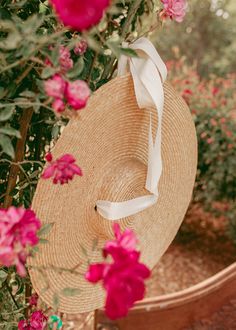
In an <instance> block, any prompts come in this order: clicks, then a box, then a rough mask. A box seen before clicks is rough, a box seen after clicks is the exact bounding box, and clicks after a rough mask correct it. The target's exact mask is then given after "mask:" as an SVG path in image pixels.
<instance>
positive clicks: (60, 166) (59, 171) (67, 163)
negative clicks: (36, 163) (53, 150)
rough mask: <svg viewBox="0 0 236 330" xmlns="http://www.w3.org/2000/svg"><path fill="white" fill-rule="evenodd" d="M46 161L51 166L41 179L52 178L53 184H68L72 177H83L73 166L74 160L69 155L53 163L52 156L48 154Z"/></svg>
mask: <svg viewBox="0 0 236 330" xmlns="http://www.w3.org/2000/svg"><path fill="white" fill-rule="evenodd" d="M46 159H47V160H48V161H49V162H51V164H50V165H49V166H48V167H47V168H46V169H45V170H44V172H43V174H42V178H43V179H49V178H52V177H53V183H54V184H57V183H58V182H59V183H60V184H64V183H68V181H69V180H72V179H73V177H74V175H79V176H82V175H83V174H82V170H81V168H80V167H79V166H77V165H76V164H75V161H76V159H75V158H74V157H73V156H72V155H70V154H65V155H63V156H62V157H60V158H58V159H57V160H55V161H53V160H52V156H51V154H49V155H47V156H46Z"/></svg>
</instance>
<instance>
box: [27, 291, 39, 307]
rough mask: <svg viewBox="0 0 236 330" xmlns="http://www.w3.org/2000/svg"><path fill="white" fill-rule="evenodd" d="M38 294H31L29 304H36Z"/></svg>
mask: <svg viewBox="0 0 236 330" xmlns="http://www.w3.org/2000/svg"><path fill="white" fill-rule="evenodd" d="M38 299H39V296H38V295H37V293H34V294H32V296H31V297H30V299H29V304H30V306H37V303H38Z"/></svg>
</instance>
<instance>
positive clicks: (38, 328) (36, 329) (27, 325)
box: [18, 310, 48, 330]
mask: <svg viewBox="0 0 236 330" xmlns="http://www.w3.org/2000/svg"><path fill="white" fill-rule="evenodd" d="M47 320H48V317H47V316H46V315H44V313H43V312H42V311H40V310H39V311H35V312H33V313H32V314H31V316H30V318H29V320H21V321H20V322H19V323H18V329H19V330H44V329H46V327H47Z"/></svg>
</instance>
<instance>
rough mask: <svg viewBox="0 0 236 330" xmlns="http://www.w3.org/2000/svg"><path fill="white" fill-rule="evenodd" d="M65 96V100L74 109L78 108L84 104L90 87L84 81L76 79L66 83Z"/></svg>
mask: <svg viewBox="0 0 236 330" xmlns="http://www.w3.org/2000/svg"><path fill="white" fill-rule="evenodd" d="M65 96H66V99H67V102H68V103H69V104H70V105H71V106H72V108H74V110H80V109H82V108H84V107H85V106H86V103H87V101H88V98H89V96H90V89H89V87H88V85H87V84H86V82H85V81H83V80H76V81H74V82H69V83H68V84H67V86H66V92H65Z"/></svg>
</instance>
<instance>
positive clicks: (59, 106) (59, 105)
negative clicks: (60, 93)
mask: <svg viewBox="0 0 236 330" xmlns="http://www.w3.org/2000/svg"><path fill="white" fill-rule="evenodd" d="M52 108H53V109H54V110H55V111H56V112H58V113H60V112H63V111H65V103H64V102H63V101H62V100H61V99H55V100H54V101H53V102H52Z"/></svg>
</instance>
